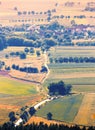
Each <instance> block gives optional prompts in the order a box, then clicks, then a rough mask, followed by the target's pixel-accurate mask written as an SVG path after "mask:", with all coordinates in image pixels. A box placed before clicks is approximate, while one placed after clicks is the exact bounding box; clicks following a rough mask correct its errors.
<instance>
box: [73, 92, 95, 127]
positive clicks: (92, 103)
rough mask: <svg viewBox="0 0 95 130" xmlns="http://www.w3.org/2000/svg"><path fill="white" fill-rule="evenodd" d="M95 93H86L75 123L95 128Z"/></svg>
mask: <svg viewBox="0 0 95 130" xmlns="http://www.w3.org/2000/svg"><path fill="white" fill-rule="evenodd" d="M94 117H95V93H88V94H87V93H86V94H85V96H84V98H83V102H82V104H81V106H80V109H79V111H78V113H77V115H76V117H75V119H74V123H77V124H80V125H94V126H95V118H94Z"/></svg>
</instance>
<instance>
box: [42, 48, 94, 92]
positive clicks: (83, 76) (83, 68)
mask: <svg viewBox="0 0 95 130" xmlns="http://www.w3.org/2000/svg"><path fill="white" fill-rule="evenodd" d="M93 49H94V48H92V47H85V48H84V47H71V49H70V47H56V48H52V49H51V50H50V51H49V52H48V53H49V54H50V57H52V58H58V57H71V56H72V57H76V56H77V57H91V56H92V57H94V56H95V51H94V50H93ZM48 66H49V69H50V74H49V77H48V78H47V80H46V81H45V83H44V86H48V84H49V83H51V82H58V81H59V80H63V81H64V82H65V83H68V84H72V86H73V88H72V90H73V91H79V92H86V91H87V92H93V91H95V64H94V63H49V64H48Z"/></svg>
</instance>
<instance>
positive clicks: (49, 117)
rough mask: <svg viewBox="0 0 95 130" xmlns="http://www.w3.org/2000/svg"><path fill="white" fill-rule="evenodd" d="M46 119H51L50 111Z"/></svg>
mask: <svg viewBox="0 0 95 130" xmlns="http://www.w3.org/2000/svg"><path fill="white" fill-rule="evenodd" d="M47 119H48V120H52V113H51V112H49V113H47Z"/></svg>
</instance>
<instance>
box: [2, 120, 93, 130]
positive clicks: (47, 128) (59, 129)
mask: <svg viewBox="0 0 95 130" xmlns="http://www.w3.org/2000/svg"><path fill="white" fill-rule="evenodd" d="M0 130H95V127H92V126H91V127H88V128H86V127H85V126H83V127H82V128H80V127H79V126H78V125H74V126H67V125H63V124H59V125H58V124H50V125H47V124H44V123H43V122H40V123H39V124H37V123H32V124H30V125H25V126H23V125H20V126H17V127H14V125H13V124H10V123H5V124H4V125H2V126H0Z"/></svg>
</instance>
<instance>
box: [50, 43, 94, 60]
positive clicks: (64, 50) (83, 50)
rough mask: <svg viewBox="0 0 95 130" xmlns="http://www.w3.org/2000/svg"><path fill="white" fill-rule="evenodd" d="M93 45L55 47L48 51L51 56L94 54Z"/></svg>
mask: <svg viewBox="0 0 95 130" xmlns="http://www.w3.org/2000/svg"><path fill="white" fill-rule="evenodd" d="M94 50H95V47H76V46H75V47H55V48H52V49H51V50H50V51H49V53H50V54H51V57H53V58H55V57H56V58H58V57H60V56H61V57H75V56H77V57H80V56H82V57H85V56H88V57H90V56H93V57H94V56H95V51H94Z"/></svg>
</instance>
